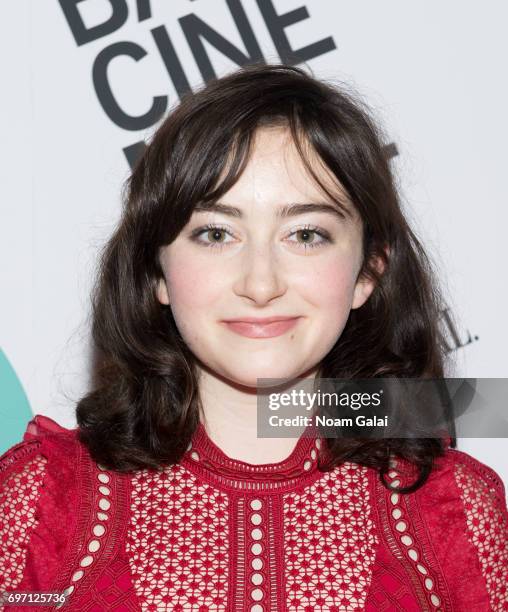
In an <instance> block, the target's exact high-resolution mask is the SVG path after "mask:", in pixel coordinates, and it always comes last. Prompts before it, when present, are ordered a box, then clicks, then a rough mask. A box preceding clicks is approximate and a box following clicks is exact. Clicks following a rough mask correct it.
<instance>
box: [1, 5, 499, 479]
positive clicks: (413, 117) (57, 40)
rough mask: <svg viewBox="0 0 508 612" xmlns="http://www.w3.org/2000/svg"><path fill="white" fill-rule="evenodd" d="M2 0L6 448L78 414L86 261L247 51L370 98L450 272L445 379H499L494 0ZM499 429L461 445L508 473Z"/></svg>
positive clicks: (404, 184) (416, 219) (432, 243)
mask: <svg viewBox="0 0 508 612" xmlns="http://www.w3.org/2000/svg"><path fill="white" fill-rule="evenodd" d="M6 11H7V13H8V14H9V18H8V19H5V20H4V23H3V26H4V30H3V31H2V37H1V38H2V44H4V45H5V50H4V58H6V57H8V58H9V62H8V67H7V79H8V85H9V89H10V90H11V91H15V92H16V94H17V95H16V96H14V97H12V96H11V99H9V100H3V104H4V107H5V109H4V115H5V116H8V117H9V118H10V121H9V122H7V124H6V126H5V128H4V129H5V133H4V138H5V139H6V143H5V146H4V147H3V152H2V154H3V155H4V156H5V159H4V163H3V164H2V167H3V172H4V175H3V176H2V181H3V185H4V195H5V199H4V204H3V205H4V207H5V213H8V214H4V215H3V219H4V223H3V224H2V228H3V232H2V240H1V241H0V253H1V255H2V256H3V261H4V262H5V265H4V266H3V267H2V281H3V286H4V287H8V290H7V291H6V293H5V294H4V299H3V300H2V306H1V308H2V315H3V316H2V322H3V324H2V327H1V337H0V347H1V353H0V359H1V361H0V377H1V378H0V381H1V382H2V385H1V389H2V390H1V396H0V416H1V418H2V423H3V424H4V425H5V426H4V427H3V431H2V433H1V434H0V450H2V451H3V450H5V448H7V446H8V445H9V444H12V443H14V442H16V441H18V440H19V439H20V437H21V435H22V433H23V431H24V428H25V426H26V422H27V420H28V418H29V417H30V414H32V413H42V414H47V415H48V416H51V417H52V418H54V419H55V420H57V421H58V422H59V423H61V424H62V425H64V426H67V427H73V426H75V420H74V415H73V407H74V404H75V401H76V400H77V399H79V397H80V396H81V395H82V394H83V393H84V392H85V390H86V389H87V386H88V385H89V382H90V380H89V375H90V371H89V365H90V345H89V335H88V331H89V319H88V317H89V302H88V300H89V293H90V289H91V283H92V280H93V271H94V266H95V264H96V260H97V255H98V252H99V249H100V247H101V246H102V244H103V242H104V241H105V240H106V239H107V237H108V236H109V234H110V233H111V231H112V229H113V227H114V224H115V222H116V221H117V219H118V216H119V213H120V197H121V193H120V191H121V185H122V182H123V181H124V180H125V178H126V177H127V176H128V172H129V169H130V167H132V165H133V164H134V162H135V160H136V159H137V158H138V156H139V155H140V154H141V152H142V150H143V147H144V146H145V142H146V141H147V139H148V138H149V137H150V136H151V134H152V133H153V131H154V130H155V129H156V127H157V125H158V124H159V122H160V121H161V119H162V118H163V117H164V116H165V115H166V113H167V112H169V110H170V109H171V108H172V107H173V106H175V105H176V104H177V103H178V100H179V99H180V97H181V96H182V95H183V94H184V93H185V92H187V91H189V90H192V89H194V88H195V87H198V86H199V85H201V84H202V83H203V82H206V81H208V80H210V79H212V78H214V77H216V76H220V75H222V74H225V73H227V72H230V71H232V70H234V69H235V68H236V67H238V66H240V65H243V64H246V63H249V62H252V61H259V60H265V61H267V62H272V61H273V62H280V61H282V62H285V63H289V64H295V65H300V66H303V67H305V68H306V69H308V70H309V71H311V72H313V73H314V74H315V75H316V76H318V77H320V78H324V79H327V80H330V81H332V82H333V81H335V82H337V83H341V82H345V83H347V84H349V85H350V86H352V87H353V88H355V89H356V90H357V91H358V93H359V94H361V95H363V96H364V98H365V100H366V101H367V103H369V104H370V106H371V107H372V108H373V110H374V112H375V114H376V116H377V117H378V118H379V119H380V120H381V121H382V122H383V124H384V126H385V128H386V131H387V134H388V135H389V138H388V141H387V142H386V143H385V144H386V148H387V149H386V151H387V155H388V156H389V157H390V160H391V164H392V165H393V169H394V172H395V173H396V175H397V177H398V181H399V183H400V186H401V190H402V195H403V203H404V207H405V210H406V212H407V214H408V216H409V218H410V220H411V222H412V224H413V227H414V228H415V231H416V233H417V234H418V236H419V237H420V238H421V239H422V242H423V243H424V245H425V246H426V247H427V249H428V251H429V253H430V255H431V257H432V258H433V260H434V262H435V265H436V267H437V269H438V271H439V274H440V276H441V279H442V282H443V287H444V292H445V297H446V305H445V308H444V309H443V312H442V316H441V328H442V333H443V335H444V337H445V338H446V341H447V343H448V347H449V351H450V355H451V356H452V358H453V362H454V367H453V371H451V372H449V375H451V376H464V377H482V378H483V377H485V378H487V377H488V378H493V377H506V376H507V370H508V367H507V360H506V357H505V347H506V345H507V341H508V332H507V328H506V324H505V314H504V304H506V299H507V297H508V296H507V293H508V292H507V289H506V283H505V282H501V280H500V272H501V271H502V269H503V267H504V265H505V263H506V256H505V254H504V250H503V251H502V245H503V244H504V242H505V236H504V232H505V229H504V228H505V227H506V223H505V222H506V216H507V215H506V207H505V206H504V203H505V202H506V195H507V193H506V192H507V187H506V183H505V182H504V181H503V180H502V178H501V177H503V176H504V164H503V169H501V164H502V161H503V159H504V155H505V154H504V150H503V144H502V143H503V141H504V139H505V137H506V136H507V128H506V121H505V119H504V115H505V112H504V108H506V106H507V102H508V100H507V97H508V96H507V91H506V79H505V78H504V76H503V75H504V72H505V67H504V65H503V62H502V58H503V57H505V54H506V51H507V49H506V47H507V46H508V43H507V42H506V38H505V37H504V36H503V34H504V32H502V25H501V24H502V23H505V22H506V17H508V9H507V8H506V5H505V4H504V3H503V2H501V1H499V2H492V3H490V4H489V11H485V10H481V7H479V6H477V5H473V3H466V4H464V3H461V2H459V1H458V0H450V2H447V3H446V4H445V5H443V4H442V3H441V4H438V3H437V2H430V3H429V2H416V3H411V5H410V6H408V3H404V2H402V0H395V1H393V2H390V3H379V2H376V1H375V0H367V1H366V2H363V3H361V6H360V3H340V2H321V1H318V0H314V1H306V2H305V1H303V0H300V1H297V0H294V1H291V0H278V1H277V0H194V1H191V0H180V1H178V0H174V1H172V2H160V1H159V2H156V1H153V2H150V0H137V1H135V0H131V1H127V0H59V2H53V3H44V5H43V3H38V2H31V3H11V4H9V8H8V9H6ZM458 20H460V28H459V27H457V23H458ZM49 34H50V35H49ZM472 41H474V44H472ZM7 169H8V170H7ZM504 442H505V441H504V440H501V439H490V440H486V439H480V438H478V439H476V438H475V439H461V440H459V448H461V449H463V450H466V451H468V452H471V454H473V455H474V456H476V457H478V458H479V459H480V460H483V461H485V462H486V463H488V464H489V465H492V467H494V468H495V469H496V470H498V471H499V472H500V473H501V474H502V476H503V477H504V479H505V481H506V480H508V466H506V465H505V463H504V459H503V454H502V452H501V449H502V446H503V444H504Z"/></svg>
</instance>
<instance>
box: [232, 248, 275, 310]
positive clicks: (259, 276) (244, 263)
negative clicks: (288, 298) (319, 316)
mask: <svg viewBox="0 0 508 612" xmlns="http://www.w3.org/2000/svg"><path fill="white" fill-rule="evenodd" d="M238 264H239V265H238V272H237V276H236V278H235V281H234V283H233V290H234V292H235V293H236V295H238V296H241V297H246V298H249V299H250V300H252V301H253V302H256V304H258V305H263V304H266V303H268V302H270V301H271V300H273V299H274V298H276V297H280V296H281V295H283V294H284V293H285V292H286V288H287V286H286V281H285V278H284V276H285V275H284V271H283V269H282V264H281V262H280V261H279V257H278V256H277V254H276V253H275V252H274V249H272V248H271V245H269V244H264V245H258V246H256V247H253V248H251V249H247V250H246V252H245V253H244V254H243V258H242V259H241V261H239V262H238Z"/></svg>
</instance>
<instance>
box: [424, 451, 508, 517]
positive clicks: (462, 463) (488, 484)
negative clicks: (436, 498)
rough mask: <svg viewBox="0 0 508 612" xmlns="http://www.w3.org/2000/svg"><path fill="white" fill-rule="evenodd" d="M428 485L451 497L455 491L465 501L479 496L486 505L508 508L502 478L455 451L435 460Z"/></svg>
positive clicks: (464, 454)
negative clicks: (466, 498)
mask: <svg viewBox="0 0 508 612" xmlns="http://www.w3.org/2000/svg"><path fill="white" fill-rule="evenodd" d="M429 484H434V485H435V486H438V487H441V488H443V489H444V490H445V491H448V493H452V492H453V490H454V487H456V489H455V490H456V492H458V493H459V494H460V495H461V496H462V497H464V496H471V495H474V494H477V495H481V496H483V497H484V501H490V502H491V503H495V504H501V505H502V506H505V507H506V488H505V485H504V483H503V479H502V478H501V476H500V475H499V474H498V473H497V472H496V471H495V470H494V469H493V468H492V467H490V466H488V465H486V464H485V463H483V462H482V461H480V460H479V459H477V458H475V457H473V456H472V455H470V454H468V453H466V452H464V451H461V450H458V449H455V448H447V449H446V451H445V453H444V455H443V456H441V457H438V458H436V459H435V462H434V469H433V471H432V473H431V476H430V478H429ZM452 485H453V486H452Z"/></svg>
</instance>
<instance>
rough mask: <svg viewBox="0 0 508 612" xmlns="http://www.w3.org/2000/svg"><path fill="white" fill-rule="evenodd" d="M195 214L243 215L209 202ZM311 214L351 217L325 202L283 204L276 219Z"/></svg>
mask: <svg viewBox="0 0 508 612" xmlns="http://www.w3.org/2000/svg"><path fill="white" fill-rule="evenodd" d="M194 211H195V212H218V213H222V214H224V215H227V216H229V217H236V218H238V219H243V217H244V214H243V211H242V210H240V209H239V208H236V207H235V206H231V205H230V204H223V203H222V202H210V203H208V204H198V205H197V206H196V208H195V209H194ZM312 212H323V213H327V214H331V215H333V216H335V217H337V216H338V217H340V219H344V218H346V216H348V217H351V216H352V214H351V211H350V210H349V209H348V208H347V207H346V206H344V205H343V204H340V203H339V202H337V204H336V206H333V205H332V204H327V203H326V202H309V203H298V204H285V205H284V206H279V207H278V208H277V217H279V218H282V219H284V218H286V217H296V216H297V215H303V214H306V213H312Z"/></svg>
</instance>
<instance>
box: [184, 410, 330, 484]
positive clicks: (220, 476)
mask: <svg viewBox="0 0 508 612" xmlns="http://www.w3.org/2000/svg"><path fill="white" fill-rule="evenodd" d="M322 447H323V441H322V439H321V438H320V437H318V436H317V433H316V430H315V428H312V427H311V426H309V427H307V428H306V429H305V431H304V432H303V434H302V435H301V436H300V438H299V439H298V441H297V443H296V445H295V447H294V448H293V451H292V452H291V454H290V455H289V456H288V457H287V458H286V459H284V460H282V461H279V462H277V463H264V464H260V465H257V464H252V463H247V462H245V461H239V460H237V459H233V458H231V457H228V455H226V454H225V453H224V452H223V451H222V450H221V449H220V448H219V447H218V446H217V445H216V444H215V443H214V442H213V441H212V440H211V438H210V437H209V436H208V434H207V432H206V430H205V428H204V426H203V424H202V423H201V422H199V424H198V427H197V429H196V431H195V432H194V435H193V438H192V440H191V442H190V444H189V446H188V448H187V451H186V453H185V455H184V456H183V458H182V461H181V464H182V465H183V466H185V467H186V468H188V469H189V470H190V471H191V472H193V473H194V474H195V475H196V476H198V477H204V478H206V479H210V480H211V481H213V482H215V483H217V484H219V485H222V486H224V487H226V488H228V489H230V490H231V489H232V490H243V491H252V492H258V491H259V492H261V491H270V490H273V491H275V490H278V491H281V492H282V491H288V490H290V489H291V488H292V487H294V486H295V485H298V486H300V485H302V484H310V482H311V481H312V480H314V479H315V478H316V477H317V476H319V475H320V472H319V470H318V460H319V451H320V449H321V448H322Z"/></svg>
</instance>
